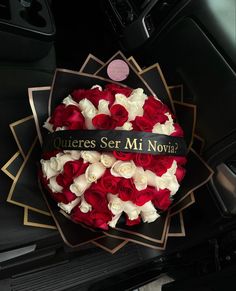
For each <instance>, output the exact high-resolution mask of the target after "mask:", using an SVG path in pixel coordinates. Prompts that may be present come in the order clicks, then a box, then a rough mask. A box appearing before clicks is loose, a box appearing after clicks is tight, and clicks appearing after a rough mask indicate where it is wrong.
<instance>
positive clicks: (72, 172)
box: [56, 159, 89, 187]
mask: <svg viewBox="0 0 236 291" xmlns="http://www.w3.org/2000/svg"><path fill="white" fill-rule="evenodd" d="M88 165H89V164H88V163H84V162H83V160H82V159H80V160H77V161H69V162H66V163H65V165H64V167H63V173H61V174H59V175H58V176H57V178H56V181H57V183H58V184H59V185H61V186H62V187H68V186H70V184H71V183H72V182H73V180H74V178H76V177H78V176H80V175H82V174H83V173H84V172H85V170H86V169H87V167H88Z"/></svg>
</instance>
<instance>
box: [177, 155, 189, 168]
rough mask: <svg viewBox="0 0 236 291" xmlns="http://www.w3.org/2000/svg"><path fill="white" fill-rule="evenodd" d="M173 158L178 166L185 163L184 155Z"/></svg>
mask: <svg viewBox="0 0 236 291" xmlns="http://www.w3.org/2000/svg"><path fill="white" fill-rule="evenodd" d="M174 159H175V160H176V162H177V164H178V165H180V166H184V165H185V164H186V163H187V159H186V157H182V156H175V157H174Z"/></svg>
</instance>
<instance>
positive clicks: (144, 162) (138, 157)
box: [134, 153, 153, 168]
mask: <svg viewBox="0 0 236 291" xmlns="http://www.w3.org/2000/svg"><path fill="white" fill-rule="evenodd" d="M152 160H153V156H152V155H150V154H140V153H138V154H135V157H134V162H135V164H136V166H138V167H143V168H148V167H149V165H150V164H151V163H152Z"/></svg>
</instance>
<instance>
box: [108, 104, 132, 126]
mask: <svg viewBox="0 0 236 291" xmlns="http://www.w3.org/2000/svg"><path fill="white" fill-rule="evenodd" d="M110 112H111V116H112V118H113V119H114V120H115V121H116V126H122V125H123V124H124V123H125V122H126V121H127V120H128V115H129V113H128V111H127V110H126V109H125V107H124V106H122V105H120V104H115V105H113V106H112V107H111V109H110Z"/></svg>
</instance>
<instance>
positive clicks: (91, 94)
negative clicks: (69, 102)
mask: <svg viewBox="0 0 236 291" xmlns="http://www.w3.org/2000/svg"><path fill="white" fill-rule="evenodd" d="M71 96H72V97H73V99H74V100H75V101H76V102H80V101H81V100H82V99H84V98H86V99H88V100H89V101H90V102H92V103H93V105H94V106H96V107H98V104H99V101H100V100H101V99H104V100H107V101H109V103H110V104H113V103H114V100H115V98H114V96H113V95H112V93H111V92H109V91H100V90H99V89H98V88H93V89H88V90H85V89H78V90H74V91H73V92H72V94H71Z"/></svg>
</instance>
